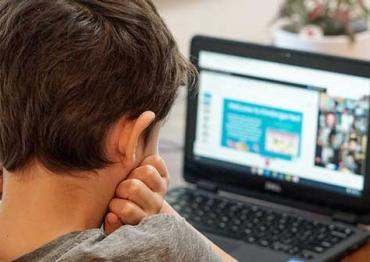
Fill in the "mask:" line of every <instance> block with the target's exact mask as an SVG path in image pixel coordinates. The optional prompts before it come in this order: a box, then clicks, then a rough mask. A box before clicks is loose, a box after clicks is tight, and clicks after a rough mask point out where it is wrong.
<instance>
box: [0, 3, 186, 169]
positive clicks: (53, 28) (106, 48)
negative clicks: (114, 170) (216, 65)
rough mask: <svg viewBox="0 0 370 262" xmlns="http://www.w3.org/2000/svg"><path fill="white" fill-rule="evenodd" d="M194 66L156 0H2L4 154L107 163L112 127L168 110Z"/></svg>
mask: <svg viewBox="0 0 370 262" xmlns="http://www.w3.org/2000/svg"><path fill="white" fill-rule="evenodd" d="M189 69H191V66H190V65H189V64H188V62H187V61H186V60H185V59H184V58H183V57H182V55H181V54H180V53H179V51H178V49H177V46H176V44H175V41H174V39H173V36H172V35H171V33H170V32H169V30H168V29H167V27H166V25H165V24H164V22H163V21H162V19H161V18H160V16H159V15H158V13H157V11H156V10H155V8H154V6H153V4H152V2H151V1H150V0H53V1H50V0H27V1H14V0H3V1H1V3H0V161H1V163H2V164H3V166H4V167H5V169H7V170H8V171H16V170H18V169H22V168H23V167H25V166H27V165H28V164H29V163H30V162H31V161H33V160H38V161H40V162H41V163H42V164H44V165H45V166H47V167H48V168H49V169H52V170H67V171H69V170H77V171H79V170H81V171H84V170H95V169H100V168H104V167H106V166H107V165H109V163H110V162H111V159H109V157H107V154H106V153H107V152H106V151H107V139H108V138H107V136H108V134H110V133H111V130H112V127H114V126H116V125H119V124H120V123H121V122H120V120H122V119H130V120H132V121H131V122H132V123H133V126H134V124H135V120H136V119H138V118H139V116H140V115H141V114H142V113H143V112H145V111H152V112H154V113H155V116H156V118H155V121H156V122H159V121H160V120H162V119H163V118H165V117H166V115H167V114H168V112H169V110H170V107H171V105H172V104H173V102H174V99H175V97H176V93H177V89H178V87H179V86H180V85H181V84H182V83H183V82H184V81H185V80H186V78H187V73H188V71H189ZM146 118H147V119H146V120H145V116H144V122H143V123H144V124H143V125H142V126H143V129H145V130H150V127H153V126H155V125H154V124H153V123H151V120H150V121H149V120H148V114H147V115H146ZM149 118H150V114H149ZM145 121H146V122H145ZM125 123H126V122H124V121H123V122H122V125H125ZM148 125H150V127H149V129H148V128H146V126H148ZM131 129H132V128H131ZM131 129H129V130H131ZM126 131H127V130H126ZM126 131H125V132H126ZM139 131H140V133H139V134H140V139H144V137H145V135H144V133H145V132H142V130H139ZM127 132H128V133H127V134H128V136H130V133H129V131H127ZM110 135H113V136H114V134H110ZM136 145H137V144H135V146H136Z"/></svg>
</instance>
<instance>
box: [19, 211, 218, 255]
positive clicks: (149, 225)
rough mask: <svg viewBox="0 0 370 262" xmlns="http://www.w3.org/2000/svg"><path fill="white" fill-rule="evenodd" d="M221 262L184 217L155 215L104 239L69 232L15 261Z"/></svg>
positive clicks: (100, 233)
mask: <svg viewBox="0 0 370 262" xmlns="http://www.w3.org/2000/svg"><path fill="white" fill-rule="evenodd" d="M15 261H16V262H22V261H27V262H32V261H45V262H46V261H53V262H54V261H130V262H131V261H132V262H136V261H137V262H139V261H140V262H141V261H156V262H157V261H158V262H162V261H181V262H187V261H189V262H190V261H192V262H193V261H202V262H203V261H204V262H206V261H221V259H220V258H219V257H218V256H217V255H216V254H215V253H214V252H213V251H212V249H211V247H210V246H209V245H208V243H206V242H205V241H204V240H203V239H202V238H201V237H200V235H199V234H198V233H197V232H196V231H195V230H194V229H193V228H192V227H191V226H190V225H189V224H187V223H186V221H185V220H184V219H183V218H179V217H176V216H172V215H155V216H152V217H149V218H146V219H144V220H143V221H142V222H141V223H140V224H139V225H138V226H123V227H121V228H120V229H118V230H117V231H115V232H114V233H113V234H111V235H109V236H106V235H105V234H104V231H103V230H102V229H91V230H87V231H83V232H75V233H69V234H67V235H64V236H62V237H59V238H57V239H55V240H53V241H51V242H49V243H48V244H46V245H45V246H43V247H41V248H39V249H37V250H35V251H33V252H32V253H29V254H27V255H25V256H22V257H20V258H18V259H16V260H14V262H15Z"/></svg>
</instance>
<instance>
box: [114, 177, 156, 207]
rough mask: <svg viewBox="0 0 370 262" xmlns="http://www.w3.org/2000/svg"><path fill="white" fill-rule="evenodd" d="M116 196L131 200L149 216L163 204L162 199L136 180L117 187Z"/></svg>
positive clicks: (126, 181) (129, 180) (124, 182)
mask: <svg viewBox="0 0 370 262" xmlns="http://www.w3.org/2000/svg"><path fill="white" fill-rule="evenodd" d="M116 196H117V197H119V198H122V199H127V200H131V201H132V202H134V203H135V204H136V205H138V206H139V207H141V208H142V209H143V210H144V211H145V212H147V213H149V214H153V213H157V212H158V210H159V209H160V208H161V206H162V203H163V198H162V197H161V196H160V195H158V194H156V193H154V192H153V191H151V190H150V188H149V187H148V186H147V185H145V184H144V182H142V181H140V180H138V179H128V180H125V181H123V182H122V183H121V184H119V185H118V187H117V190H116Z"/></svg>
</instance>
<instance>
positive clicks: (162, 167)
mask: <svg viewBox="0 0 370 262" xmlns="http://www.w3.org/2000/svg"><path fill="white" fill-rule="evenodd" d="M145 165H151V166H153V167H155V169H157V170H158V172H159V174H160V175H161V177H163V178H164V179H165V181H166V183H167V185H168V184H169V182H170V176H169V173H168V169H167V166H166V162H165V161H164V160H163V159H162V158H161V157H160V156H159V155H152V156H149V157H147V158H145V159H144V161H143V162H142V163H141V166H145Z"/></svg>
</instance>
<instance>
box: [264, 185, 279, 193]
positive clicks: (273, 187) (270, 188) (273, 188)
mask: <svg viewBox="0 0 370 262" xmlns="http://www.w3.org/2000/svg"><path fill="white" fill-rule="evenodd" d="M265 189H266V190H268V191H273V192H276V193H280V192H281V191H282V188H281V185H279V184H276V183H272V182H266V183H265Z"/></svg>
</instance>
